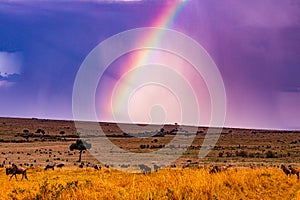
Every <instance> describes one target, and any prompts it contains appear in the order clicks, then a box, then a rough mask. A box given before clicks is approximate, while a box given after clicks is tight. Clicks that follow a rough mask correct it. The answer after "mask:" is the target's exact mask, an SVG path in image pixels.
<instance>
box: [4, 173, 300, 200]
mask: <svg viewBox="0 0 300 200" xmlns="http://www.w3.org/2000/svg"><path fill="white" fill-rule="evenodd" d="M0 173H1V174H2V175H1V176H0V199H47V200H48V199H62V200H67V199H70V200H71V199H82V200H85V199H89V200H90V199H147V200H148V199H230V200H233V199H264V200H266V199H273V200H274V199H300V192H299V191H300V180H297V178H296V176H292V177H287V176H286V175H285V174H284V173H283V172H282V171H281V170H280V169H277V168H260V169H248V168H241V169H234V168H232V169H229V170H227V171H226V172H222V173H218V174H209V173H208V169H170V170H168V169H164V170H160V171H158V172H157V173H151V174H147V175H144V174H131V173H124V172H120V171H114V170H107V169H105V170H100V171H95V170H93V169H75V168H67V169H56V170H55V171H52V170H51V171H43V170H42V169H28V178H29V181H27V180H23V181H21V180H20V179H21V176H20V175H19V176H18V180H15V178H13V179H12V180H11V181H9V177H7V176H6V175H4V174H5V171H4V169H1V170H0Z"/></svg>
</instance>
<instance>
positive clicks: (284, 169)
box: [280, 165, 291, 176]
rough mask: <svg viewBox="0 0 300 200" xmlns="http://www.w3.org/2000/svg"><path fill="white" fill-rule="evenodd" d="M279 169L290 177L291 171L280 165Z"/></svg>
mask: <svg viewBox="0 0 300 200" xmlns="http://www.w3.org/2000/svg"><path fill="white" fill-rule="evenodd" d="M280 168H281V169H282V171H283V172H284V173H285V174H286V175H287V176H290V175H291V171H290V170H289V169H288V168H287V167H286V166H285V165H281V166H280Z"/></svg>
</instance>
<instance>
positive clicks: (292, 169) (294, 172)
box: [289, 165, 299, 179]
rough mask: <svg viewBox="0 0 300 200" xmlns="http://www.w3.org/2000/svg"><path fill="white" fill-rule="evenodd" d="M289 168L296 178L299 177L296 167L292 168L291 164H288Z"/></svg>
mask: <svg viewBox="0 0 300 200" xmlns="http://www.w3.org/2000/svg"><path fill="white" fill-rule="evenodd" d="M289 170H290V172H291V174H295V175H297V179H299V171H298V170H297V169H295V168H293V166H292V165H289Z"/></svg>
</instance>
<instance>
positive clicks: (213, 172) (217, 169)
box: [209, 165, 232, 174]
mask: <svg viewBox="0 0 300 200" xmlns="http://www.w3.org/2000/svg"><path fill="white" fill-rule="evenodd" d="M229 167H232V165H228V166H222V167H219V166H217V165H215V166H213V168H212V169H211V170H210V171H209V173H210V174H215V173H218V172H222V171H225V170H227V169H228V168H229Z"/></svg>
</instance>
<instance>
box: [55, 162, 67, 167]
mask: <svg viewBox="0 0 300 200" xmlns="http://www.w3.org/2000/svg"><path fill="white" fill-rule="evenodd" d="M64 166H65V164H64V163H59V164H57V165H56V167H58V168H62V167H64Z"/></svg>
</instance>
